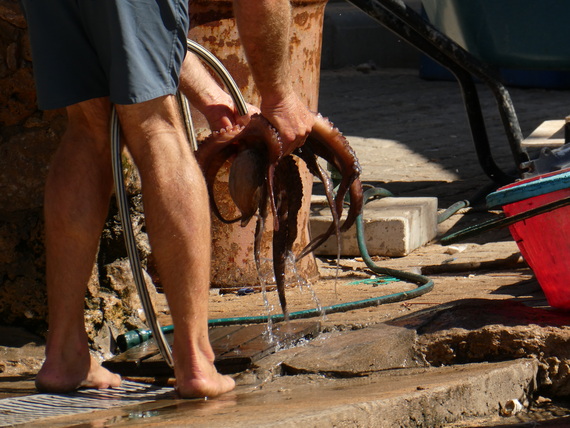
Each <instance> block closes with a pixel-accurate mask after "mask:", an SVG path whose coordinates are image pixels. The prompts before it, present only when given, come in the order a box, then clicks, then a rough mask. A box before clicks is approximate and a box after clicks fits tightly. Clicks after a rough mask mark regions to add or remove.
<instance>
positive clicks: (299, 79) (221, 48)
mask: <svg viewBox="0 0 570 428" xmlns="http://www.w3.org/2000/svg"><path fill="white" fill-rule="evenodd" d="M326 3H327V0H302V1H301V0H299V1H297V0H293V1H291V4H292V8H293V28H292V34H291V46H290V55H291V62H292V70H293V81H294V85H295V86H294V87H295V90H296V91H297V93H298V94H300V96H301V97H302V99H303V100H304V101H305V102H306V104H307V105H308V106H309V108H310V109H311V110H313V111H317V110H318V108H317V105H318V94H319V78H320V62H321V39H322V24H323V16H324V9H325V5H326ZM190 25H191V29H190V33H189V37H190V38H191V39H192V40H194V41H196V42H197V43H199V44H201V45H202V46H204V47H205V48H206V49H208V50H210V51H211V52H212V53H213V54H214V55H216V56H217V57H218V58H219V59H220V61H222V63H223V64H224V66H225V67H226V68H227V69H228V71H229V72H230V73H231V75H232V76H233V78H234V79H235V81H236V83H237V84H238V86H239V88H240V90H241V91H242V93H243V95H244V98H245V99H246V101H247V102H249V103H251V104H253V105H257V106H259V103H260V96H259V92H258V91H257V89H256V87H255V83H254V81H253V77H252V75H251V73H250V71H249V67H248V65H247V61H246V59H245V54H244V52H243V49H242V46H241V43H240V40H239V37H238V31H237V27H236V23H235V19H234V17H233V11H232V2H231V1H228V0H191V1H190ZM194 117H196V114H194ZM195 126H196V128H198V129H199V128H201V127H203V126H204V122H203V120H201V119H200V118H198V119H197V120H196V121H195ZM226 167H228V165H226ZM227 171H228V170H227V168H226V170H224V171H221V172H220V174H219V176H218V177H219V181H218V182H217V183H216V186H215V191H216V195H217V201H218V203H219V204H220V205H221V207H222V209H223V210H224V212H225V213H226V214H227V215H228V216H232V215H237V213H236V212H235V211H234V210H233V202H232V201H231V199H230V196H229V192H228V185H227V178H228V172H227ZM301 171H302V172H301V174H302V177H303V182H304V185H303V206H302V208H301V212H300V213H299V223H298V231H299V236H298V238H297V241H296V243H295V247H294V252H296V253H298V252H299V251H300V249H301V248H303V247H304V246H305V245H306V244H307V243H308V242H309V231H308V222H309V211H310V196H311V189H312V177H311V174H310V173H309V172H308V170H307V169H306V167H305V166H304V165H302V166H301ZM266 226H267V227H266V231H265V233H264V236H263V242H264V244H263V248H262V254H261V258H262V275H263V277H264V279H265V280H266V281H267V282H269V283H271V282H272V280H271V277H272V271H271V269H272V264H271V263H270V262H269V260H270V259H271V257H272V256H271V234H272V220H271V219H268V221H267V224H266ZM254 234H255V222H254V221H252V222H250V224H249V225H248V226H247V227H245V228H242V227H241V226H240V225H239V224H232V225H227V224H223V223H221V222H220V221H218V220H217V219H216V218H215V217H213V219H212V272H211V273H212V285H213V286H214V287H220V288H222V289H231V288H234V287H244V286H257V285H259V279H258V273H257V270H256V268H255V263H254V262H253V260H254V257H253V241H254ZM295 275H299V276H300V277H302V278H304V279H307V280H308V279H313V278H315V277H317V276H318V270H317V266H316V262H315V259H314V257H313V256H312V255H310V256H307V257H305V258H304V259H302V260H301V261H300V262H299V263H298V264H297V269H296V273H292V272H289V273H288V277H289V278H290V280H289V283H296V281H295Z"/></svg>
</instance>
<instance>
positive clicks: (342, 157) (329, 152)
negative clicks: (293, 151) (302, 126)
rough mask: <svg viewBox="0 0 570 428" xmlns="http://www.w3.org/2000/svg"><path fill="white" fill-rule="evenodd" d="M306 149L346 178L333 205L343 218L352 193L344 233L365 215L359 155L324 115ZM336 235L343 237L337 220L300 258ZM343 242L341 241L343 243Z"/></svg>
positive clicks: (316, 238)
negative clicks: (357, 219)
mask: <svg viewBox="0 0 570 428" xmlns="http://www.w3.org/2000/svg"><path fill="white" fill-rule="evenodd" d="M304 147H310V148H311V150H313V151H314V153H315V155H317V156H319V157H321V158H323V159H325V160H326V161H327V162H329V163H330V164H331V165H333V166H334V167H335V168H336V169H338V171H339V172H340V174H341V176H342V180H341V182H340V185H339V187H338V191H337V194H336V196H335V200H334V204H331V205H330V207H331V212H332V213H333V219H334V216H335V215H336V216H338V218H339V219H340V217H341V215H342V211H343V204H344V197H345V195H346V193H347V192H348V193H349V194H350V197H351V199H350V208H349V211H348V214H347V218H346V220H345V221H344V223H343V224H342V225H341V226H340V231H346V230H348V229H349V228H350V226H352V225H353V224H354V222H355V221H356V218H357V217H358V215H359V214H360V213H361V212H362V206H363V199H362V183H361V182H360V173H361V168H360V164H359V163H358V159H357V158H356V154H355V153H354V150H353V149H352V147H350V144H349V143H348V141H347V140H346V138H345V137H344V136H343V135H342V134H341V133H340V131H339V130H338V129H337V128H335V127H334V125H333V124H332V123H331V122H330V121H329V120H328V119H325V118H323V117H322V116H321V115H320V114H319V115H317V117H316V119H315V126H314V127H313V130H312V131H311V133H310V134H309V137H308V138H307V142H306V143H305V146H304ZM333 233H337V234H339V230H338V225H336V224H335V223H334V221H333V223H332V224H331V226H330V227H329V229H328V230H327V231H326V232H325V233H323V234H321V235H319V236H317V237H315V238H313V239H312V240H311V242H310V243H309V244H308V245H307V246H306V247H305V248H304V249H303V250H302V251H301V253H300V254H299V256H298V258H299V259H300V258H302V257H304V256H305V255H307V254H309V253H311V252H312V251H314V250H315V249H316V248H317V247H319V246H320V245H322V244H323V243H324V242H325V241H326V240H327V239H328V238H329V236H331V235H332V234H333ZM339 242H340V241H339Z"/></svg>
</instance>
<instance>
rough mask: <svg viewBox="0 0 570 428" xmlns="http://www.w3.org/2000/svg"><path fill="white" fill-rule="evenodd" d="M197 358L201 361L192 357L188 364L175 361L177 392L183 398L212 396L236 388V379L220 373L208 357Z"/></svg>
mask: <svg viewBox="0 0 570 428" xmlns="http://www.w3.org/2000/svg"><path fill="white" fill-rule="evenodd" d="M175 358H176V355H175ZM197 360H201V361H196V359H192V362H191V363H190V364H189V365H187V366H186V365H183V364H181V363H178V364H176V362H175V373H176V392H177V393H178V395H179V396H180V397H181V398H201V397H208V398H212V397H217V396H218V395H221V394H223V393H225V392H228V391H231V390H232V389H234V388H235V381H234V380H233V379H232V378H231V377H230V376H225V375H222V374H220V373H218V371H217V370H216V367H215V366H214V363H213V362H212V361H210V360H209V359H208V358H207V357H206V358H197ZM212 360H213V358H212Z"/></svg>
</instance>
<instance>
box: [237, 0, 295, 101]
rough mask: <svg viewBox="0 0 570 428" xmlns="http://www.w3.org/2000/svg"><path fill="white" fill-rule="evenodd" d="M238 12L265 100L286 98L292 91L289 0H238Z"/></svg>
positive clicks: (245, 43) (248, 56) (244, 42)
mask: <svg viewBox="0 0 570 428" xmlns="http://www.w3.org/2000/svg"><path fill="white" fill-rule="evenodd" d="M234 14H235V17H236V22H237V25H238V30H239V34H240V39H241V41H242V44H243V47H244V50H245V53H246V57H247V60H248V63H249V65H250V68H251V72H252V74H253V77H254V80H255V83H256V86H257V88H258V89H259V92H260V93H261V96H262V98H263V101H264V102H269V103H271V102H272V101H273V100H272V99H271V98H274V97H285V96H286V94H287V92H290V91H291V90H292V82H291V75H290V66H289V44H290V34H291V33H290V27H291V4H290V2H289V0H234Z"/></svg>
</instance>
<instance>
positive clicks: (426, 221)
mask: <svg viewBox="0 0 570 428" xmlns="http://www.w3.org/2000/svg"><path fill="white" fill-rule="evenodd" d="M345 216H346V210H345V212H344V213H343V220H344V218H345ZM363 219H364V235H365V242H366V246H367V248H368V252H369V254H370V255H371V256H388V257H401V256H405V255H407V254H409V253H410V252H412V251H413V250H415V249H416V248H418V247H421V246H422V245H424V244H426V243H427V242H428V241H430V240H431V239H433V238H434V237H435V236H436V233H437V198H429V197H425V198H419V197H418V198H396V197H393V198H382V199H378V200H374V201H371V202H369V203H368V204H366V205H365V207H364V214H363ZM309 223H310V230H311V236H312V237H315V236H317V235H320V234H321V233H324V232H325V231H326V230H327V229H328V227H329V225H330V224H331V223H332V216H331V214H330V210H329V209H328V206H327V204H326V200H325V199H324V197H320V196H318V197H315V196H313V200H312V204H311V216H310V222H309ZM336 242H337V240H336V236H334V235H333V236H331V237H330V238H329V239H328V240H327V241H326V242H325V243H324V244H323V245H322V246H321V247H319V248H318V249H317V250H316V251H315V254H316V255H326V256H334V255H336V254H337V244H336ZM341 255H342V256H359V255H360V250H359V249H358V242H357V239H356V225H353V226H352V227H351V228H350V229H349V230H347V231H346V232H344V233H343V234H342V235H341Z"/></svg>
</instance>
